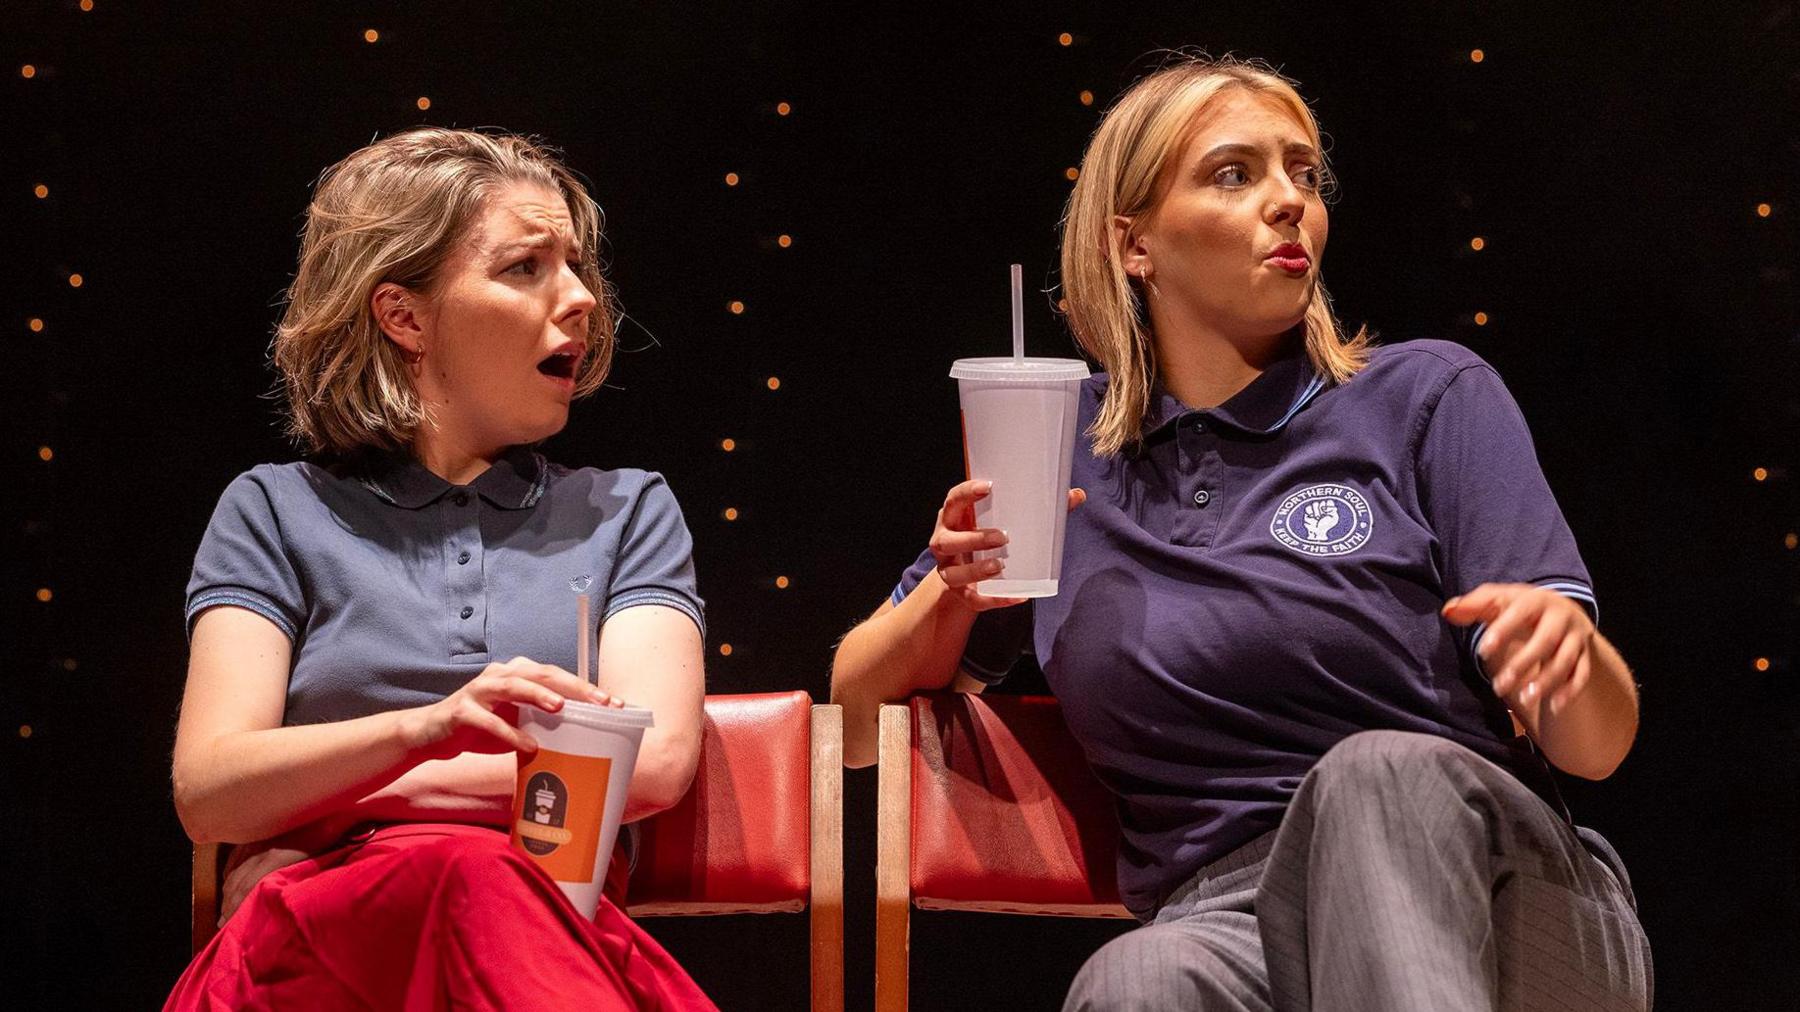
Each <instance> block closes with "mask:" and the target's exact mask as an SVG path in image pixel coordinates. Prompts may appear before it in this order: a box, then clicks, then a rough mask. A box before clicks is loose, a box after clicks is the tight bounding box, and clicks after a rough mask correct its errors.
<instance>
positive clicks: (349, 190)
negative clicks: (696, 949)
mask: <svg viewBox="0 0 1800 1012" xmlns="http://www.w3.org/2000/svg"><path fill="white" fill-rule="evenodd" d="M600 224H601V219H600V210H599V208H598V207H597V206H596V205H595V203H594V201H593V198H592V197H590V196H589V195H588V193H587V190H586V188H585V187H584V186H582V185H581V183H580V181H579V180H578V179H577V178H576V177H575V175H574V174H573V173H572V172H571V171H570V170H569V169H568V168H567V167H566V166H565V165H564V164H563V163H562V161H561V159H560V158H559V157H558V156H557V154H556V153H555V152H554V151H552V150H550V149H548V148H546V147H544V146H543V145H541V144H539V143H537V142H535V141H532V140H530V139H528V138H524V137H518V136H513V135H507V134H497V133H477V132H473V131H467V130H447V129H420V130H412V131H408V132H405V133H401V134H396V135H394V136H392V137H388V138H386V139H384V140H380V141H377V142H375V143H374V144H371V145H369V146H368V147H365V148H363V149H361V150H359V151H357V152H355V153H353V154H352V155H350V156H349V157H348V158H346V159H344V160H343V161H342V162H339V163H338V164H337V165H334V166H333V167H331V168H330V169H328V170H326V172H325V173H324V174H323V175H322V176H321V177H320V178H319V181H318V184H317V186H316V188H315V191H314V195H313V200H312V204H311V206H310V207H309V208H308V211H307V221H306V229H305V234H304V238H303V240H302V244H301V251H300V266H299V270H298V272H297V273H296V275H295V278H294V282H293V285H292V287H291V288H290V290H289V292H288V304H287V308H286V312H285V313H284V315H283V317H282V321H281V324H280V326H279V328H278V329H277V332H276V336H275V344H274V359H275V364H276V366H277V368H278V369H279V370H280V372H281V378H282V388H283V390H284V392H285V393H286V397H287V405H286V406H287V411H288V417H289V423H290V429H291V432H292V434H293V435H294V437H295V438H296V440H297V441H298V442H299V443H300V444H301V446H302V447H303V448H304V449H305V450H306V451H307V454H308V459H306V460H303V461H299V462H295V463H287V464H274V465H271V464H263V465H259V466H257V467H254V468H252V469H251V470H249V471H247V472H245V473H244V474H242V475H240V476H239V477H238V478H237V479H236V480H234V481H233V482H232V483H231V484H230V485H229V486H228V487H227V488H226V489H225V492H224V494H223V496H222V497H221V498H220V500H219V505H218V507H217V509H216V510H215V511H214V513H213V517H212V521H211V523H210V524H209V525H208V527H207V530H206V534H205V536H204V537H203V539H202V540H201V544H200V549H199V552H198V553H197V555H196V558H195V561H194V572H193V577H192V579H191V580H190V582H189V584H188V598H187V609H186V611H187V622H188V632H189V636H190V639H191V650H190V656H189V665H188V678H187V687H186V692H185V695H184V697H183V701H182V708H181V718H180V725H179V727H178V729H177V732H176V738H175V756H174V788H175V790H174V794H175V806H176V810H177V812H178V813H179V814H180V816H181V821H182V825H183V826H184V827H185V828H186V829H187V831H188V834H189V836H191V837H192V838H193V839H194V841H195V842H196V843H226V844H231V845H233V846H232V849H231V852H230V855H229V861H228V862H227V865H226V874H225V881H224V889H223V902H222V903H221V908H222V914H223V917H222V923H221V925H220V931H219V933H218V935H216V936H215V937H214V938H213V940H212V941H211V942H210V943H209V944H208V945H207V947H206V948H205V949H204V950H203V951H202V952H201V953H200V954H199V955H198V956H197V957H196V958H195V960H194V962H193V963H192V964H191V965H190V966H189V967H188V969H187V972H186V973H185V974H184V975H183V976H182V978H181V980H180V982H178V983H177V985H176V988H175V991H174V993H173V994H172V995H171V996H170V998H169V1002H168V1007H169V1008H182V1009H186V1008H214V1007H231V1008H250V1007H257V1008H261V1007H291V1008H341V1007H352V1006H355V1007H372V1008H408V1009H429V1008H451V1007H455V1008H473V1007H483V1008H485V1007H508V1008H543V1007H561V1006H565V1005H568V1004H570V1003H574V1004H579V1005H583V1006H590V1007H595V1008H647V1007H656V1008H695V1009H704V1008H711V1007H712V1005H711V1003H710V1002H709V1001H707V999H706V997H705V996H704V995H703V994H701V992H700V990H699V989H698V988H697V987H695V985H694V983H693V982H692V981H691V980H690V979H689V978H688V976H687V974H686V973H684V972H683V971H682V969H681V968H680V966H678V965H677V964H676V963H675V961H674V960H673V959H672V958H670V957H669V955H668V954H667V953H666V952H664V951H663V950H662V949H661V948H660V947H659V946H657V944H656V943H655V942H654V941H653V940H652V939H651V938H650V937H649V936H648V935H647V934H645V933H644V932H643V931H642V930H641V929H640V928H638V927H637V925H635V924H633V923H632V922H631V921H630V920H629V919H628V918H627V917H626V916H625V915H624V913H623V912H622V910H621V907H622V904H623V900H624V892H623V889H624V882H625V875H626V874H627V866H628V861H627V860H625V859H624V856H623V855H622V854H621V855H615V856H614V857H613V859H612V861H611V865H610V871H609V874H608V878H607V887H606V891H605V895H604V896H603V897H602V899H601V901H600V905H599V910H598V912H597V913H596V915H595V916H594V917H593V918H591V919H590V918H586V917H584V916H583V915H582V914H581V913H579V912H578V911H577V910H576V909H575V907H574V906H572V905H571V903H570V902H569V900H568V899H567V898H566V897H565V896H564V895H563V893H562V890H561V889H560V888H558V886H557V884H556V883H555V882H554V881H552V880H551V878H550V876H549V875H548V874H547V873H546V872H545V871H544V870H543V869H542V868H540V867H539V866H538V865H537V864H536V863H535V862H533V861H532V860H531V859H530V858H529V857H527V856H526V855H525V854H524V853H523V852H521V851H519V850H517V849H515V848H514V847H513V846H511V844H510V843H509V841H508V829H507V827H508V824H509V820H510V816H511V800H512V797H513V791H514V783H515V779H516V776H517V770H518V763H519V757H520V756H527V757H528V756H530V755H532V754H533V753H534V752H535V751H536V749H537V742H536V741H535V740H534V739H532V737H531V736H530V735H529V734H528V733H526V732H525V731H523V730H521V728H520V727H518V726H517V725H516V723H515V715H516V713H517V711H518V710H519V709H520V708H523V707H537V708H539V709H542V710H545V711H549V712H557V711H560V710H561V709H562V707H563V705H564V702H565V701H566V700H577V701H580V702H584V703H597V704H609V705H622V701H624V700H629V701H631V703H633V704H636V705H639V706H643V707H647V708H649V709H650V710H652V711H653V712H654V721H655V724H654V726H653V727H652V728H650V729H649V730H647V731H646V732H645V733H644V738H643V744H642V747H641V749H640V751H639V755H638V759H637V765H636V767H635V769H634V772H633V775H632V778H631V782H630V787H629V792H628V795H627V798H626V802H625V815H624V818H625V820H626V821H628V822H629V821H632V820H635V819H640V818H643V817H644V816H646V815H650V814H652V813H654V812H656V811H659V810H661V809H664V808H667V807H669V806H671V805H673V804H675V803H676V802H677V801H678V800H679V799H680V798H681V796H682V795H683V794H684V793H685V792H686V791H687V788H688V784H689V782H690V781H691V779H692V777H693V774H694V769H695V766H696V764H697V762H698V759H699V748H700V721H701V702H702V695H703V692H704V675H703V671H702V643H703V639H704V632H703V629H704V626H703V623H704V612H703V610H702V607H703V606H702V602H701V600H700V597H699V595H698V593H697V591H696V588H695V582H694V570H693V561H692V541H691V539H690V537H689V535H688V531H687V527H686V525H685V523H684V522H683V520H682V516H681V510H680V507H679V506H678V505H676V502H675V498H674V496H673V495H672V494H671V493H670V492H669V489H668V485H667V484H666V483H665V482H664V481H663V479H662V477H661V475H658V474H657V473H655V472H653V471H642V470H636V469H631V468H620V469H613V470H605V469H600V468H594V467H584V468H576V469H571V468H565V467H562V466H560V465H556V464H552V463H550V462H549V461H547V460H545V459H544V457H543V455H542V454H540V453H539V452H537V450H536V448H535V447H536V446H537V444H539V443H540V442H542V441H543V440H544V439H546V438H548V437H549V436H551V435H553V434H554V433H556V432H557V431H559V430H560V429H562V428H563V426H564V425H565V424H566V423H567V421H568V416H569V408H570V404H571V402H572V401H573V400H574V399H576V398H578V397H581V396H583V395H585V394H588V393H591V392H592V391H594V390H595V389H596V388H598V387H599V385H600V382H601V380H602V379H603V378H604V377H605V375H606V371H607V366H608V363H609V362H610V360H611V356H612V349H613V326H614V310H613V307H612V302H611V299H610V297H609V296H610V293H609V292H608V290H607V286H606V283H605V281H604V279H603V278H602V277H601V274H600V266H599V259H598V258H599V248H600ZM573 590H580V591H585V592H588V593H591V594H592V595H593V598H594V599H595V600H597V601H599V602H600V605H599V607H598V608H596V609H595V616H594V621H593V624H592V626H591V627H589V628H587V629H585V630H583V629H580V628H579V627H578V626H577V624H576V622H575V619H576V616H577V613H578V612H577V608H576V605H575V595H574V593H573V592H572V591H573ZM595 636H597V637H598V639H597V648H596V650H595V659H596V664H595V666H596V668H597V677H596V680H595V682H594V683H592V684H590V683H589V682H585V681H583V680H581V679H579V678H577V677H575V676H574V675H572V674H570V673H569V669H570V668H573V667H575V666H576V656H577V651H578V647H579V645H580V644H581V642H582V640H583V638H584V637H595ZM509 658H510V659H509ZM621 838H622V839H623V836H622V837H621ZM602 857H603V859H604V858H605V855H603V856H602Z"/></svg>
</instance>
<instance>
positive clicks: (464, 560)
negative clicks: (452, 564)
mask: <svg viewBox="0 0 1800 1012" xmlns="http://www.w3.org/2000/svg"><path fill="white" fill-rule="evenodd" d="M468 563H469V553H468V552H464V553H462V554H461V555H458V556H457V557H456V564H457V565H459V566H466V565H468Z"/></svg>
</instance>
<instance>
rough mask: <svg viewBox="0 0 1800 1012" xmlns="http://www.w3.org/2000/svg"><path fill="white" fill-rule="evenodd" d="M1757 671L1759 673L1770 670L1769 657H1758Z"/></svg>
mask: <svg viewBox="0 0 1800 1012" xmlns="http://www.w3.org/2000/svg"><path fill="white" fill-rule="evenodd" d="M1756 670H1758V671H1767V670H1769V659H1768V658H1767V657H1758V658H1757V659H1756Z"/></svg>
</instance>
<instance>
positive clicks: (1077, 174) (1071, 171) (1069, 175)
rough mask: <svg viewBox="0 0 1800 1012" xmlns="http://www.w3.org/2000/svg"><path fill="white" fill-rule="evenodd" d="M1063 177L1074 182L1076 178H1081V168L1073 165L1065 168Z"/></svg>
mask: <svg viewBox="0 0 1800 1012" xmlns="http://www.w3.org/2000/svg"><path fill="white" fill-rule="evenodd" d="M1063 178H1064V179H1067V180H1068V181H1069V182H1071V183H1073V182H1074V181H1075V180H1077V179H1080V178H1081V170H1080V169H1078V168H1076V167H1075V166H1073V165H1071V166H1069V167H1068V168H1066V169H1064V170H1063Z"/></svg>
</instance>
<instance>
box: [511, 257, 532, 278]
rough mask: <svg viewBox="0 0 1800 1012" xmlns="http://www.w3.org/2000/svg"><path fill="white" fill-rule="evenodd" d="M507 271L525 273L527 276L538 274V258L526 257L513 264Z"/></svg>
mask: <svg viewBox="0 0 1800 1012" xmlns="http://www.w3.org/2000/svg"><path fill="white" fill-rule="evenodd" d="M506 273H508V274H523V275H524V276H526V277H533V276H535V275H536V274H537V258H536V257H526V258H525V259H523V260H521V261H519V262H518V263H516V264H513V265H512V266H511V267H508V268H507V269H506Z"/></svg>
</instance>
